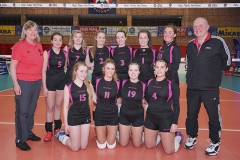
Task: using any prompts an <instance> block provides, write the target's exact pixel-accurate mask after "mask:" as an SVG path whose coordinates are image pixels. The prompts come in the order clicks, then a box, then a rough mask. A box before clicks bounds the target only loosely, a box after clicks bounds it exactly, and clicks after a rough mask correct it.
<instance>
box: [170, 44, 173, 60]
mask: <svg viewBox="0 0 240 160" xmlns="http://www.w3.org/2000/svg"><path fill="white" fill-rule="evenodd" d="M173 48H174V46H171V48H170V64H172V51H173Z"/></svg>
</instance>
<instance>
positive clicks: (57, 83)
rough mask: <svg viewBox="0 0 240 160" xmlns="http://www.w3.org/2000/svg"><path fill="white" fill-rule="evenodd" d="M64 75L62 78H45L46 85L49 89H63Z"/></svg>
mask: <svg viewBox="0 0 240 160" xmlns="http://www.w3.org/2000/svg"><path fill="white" fill-rule="evenodd" d="M65 82H66V81H65V77H64V79H58V80H57V79H55V80H54V79H49V78H47V79H46V86H47V89H48V90H49V91H56V90H63V89H64V87H65V84H66V83H65Z"/></svg>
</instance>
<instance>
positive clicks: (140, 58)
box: [133, 30, 156, 83]
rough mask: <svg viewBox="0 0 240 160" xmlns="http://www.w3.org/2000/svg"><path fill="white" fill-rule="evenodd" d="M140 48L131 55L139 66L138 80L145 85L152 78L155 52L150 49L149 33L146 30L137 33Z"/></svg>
mask: <svg viewBox="0 0 240 160" xmlns="http://www.w3.org/2000/svg"><path fill="white" fill-rule="evenodd" d="M138 40H139V44H140V48H139V49H137V50H135V51H134V52H133V53H134V54H133V60H134V61H136V62H138V63H139V64H140V66H141V73H140V75H139V80H140V81H142V82H144V83H147V82H148V80H149V79H151V78H154V71H153V64H154V62H155V60H156V50H154V49H152V48H151V47H152V42H151V33H150V32H149V31H148V30H141V31H139V32H138Z"/></svg>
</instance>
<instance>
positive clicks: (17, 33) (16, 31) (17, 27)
mask: <svg viewBox="0 0 240 160" xmlns="http://www.w3.org/2000/svg"><path fill="white" fill-rule="evenodd" d="M22 28H23V26H20V25H18V26H15V35H21V34H22Z"/></svg>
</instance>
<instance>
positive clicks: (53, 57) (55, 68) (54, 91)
mask: <svg viewBox="0 0 240 160" xmlns="http://www.w3.org/2000/svg"><path fill="white" fill-rule="evenodd" d="M62 41H63V36H62V35H61V34H60V33H58V32H55V33H53V34H52V36H51V43H52V44H53V46H52V48H50V49H48V50H46V51H44V52H43V57H44V61H43V70H42V82H43V95H44V97H45V100H46V106H47V110H46V123H45V130H46V132H47V134H46V136H45V138H44V141H45V142H49V141H50V140H51V138H52V135H53V134H54V135H56V134H57V132H59V131H60V129H61V126H62V121H61V105H62V102H63V89H64V86H65V72H64V68H66V52H65V51H63V50H61V46H62ZM53 119H54V133H53V130H52V124H53Z"/></svg>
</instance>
